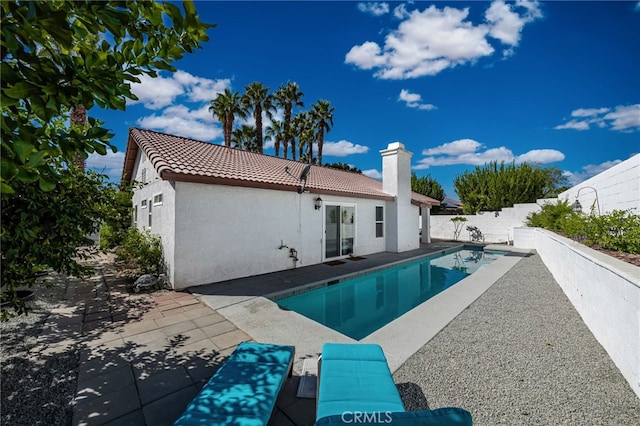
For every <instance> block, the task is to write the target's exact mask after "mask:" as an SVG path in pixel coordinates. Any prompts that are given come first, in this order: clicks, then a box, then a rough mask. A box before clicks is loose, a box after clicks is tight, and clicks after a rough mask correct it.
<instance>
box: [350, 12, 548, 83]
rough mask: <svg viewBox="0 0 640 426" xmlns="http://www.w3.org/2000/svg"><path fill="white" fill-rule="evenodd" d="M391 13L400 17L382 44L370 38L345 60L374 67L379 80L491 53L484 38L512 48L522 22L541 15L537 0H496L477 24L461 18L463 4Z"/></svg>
mask: <svg viewBox="0 0 640 426" xmlns="http://www.w3.org/2000/svg"><path fill="white" fill-rule="evenodd" d="M520 12H521V13H520ZM394 15H395V16H396V17H397V18H400V19H404V20H403V21H402V22H401V23H400V24H399V26H398V28H397V29H396V30H394V31H391V32H390V33H389V34H388V35H387V36H386V38H385V40H384V45H383V46H380V45H379V44H378V43H376V42H373V41H366V42H364V43H362V44H360V45H356V46H353V47H352V48H351V49H350V50H349V52H348V53H347V54H346V56H345V62H346V63H348V64H352V65H355V66H356V67H358V68H360V69H365V70H369V69H375V72H374V75H375V76H376V77H378V78H381V79H393V80H397V79H408V78H416V77H422V76H427V75H435V74H438V73H439V72H441V71H442V70H444V69H446V68H452V67H455V66H457V65H461V64H465V63H468V62H474V61H476V60H478V59H479V58H482V57H484V56H489V55H491V54H493V53H494V51H495V50H494V48H493V47H492V46H491V44H490V43H489V41H488V37H492V38H494V39H497V40H500V41H501V42H502V43H503V44H507V45H508V46H510V47H511V49H512V48H514V47H515V46H517V44H518V42H519V40H520V35H521V32H522V28H523V27H524V25H525V24H526V23H528V22H531V21H532V20H534V19H535V18H537V17H539V16H541V15H540V11H539V8H538V3H537V2H533V1H519V2H516V3H515V4H513V5H506V4H505V3H503V1H502V0H496V1H495V2H494V3H492V4H491V6H490V7H489V9H488V10H487V13H486V20H487V22H484V23H480V24H478V25H475V24H474V23H472V22H470V21H468V20H467V18H468V16H469V9H468V8H464V9H456V8H452V7H444V8H443V9H438V8H437V7H436V6H434V5H431V6H430V7H428V8H426V9H424V10H423V11H419V10H414V11H412V12H408V11H407V10H406V8H402V9H398V8H396V10H395V11H394Z"/></svg>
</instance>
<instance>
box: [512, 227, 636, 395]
mask: <svg viewBox="0 0 640 426" xmlns="http://www.w3.org/2000/svg"><path fill="white" fill-rule="evenodd" d="M514 237H515V238H514V246H515V247H518V248H528V249H535V250H536V251H537V253H538V254H539V255H540V257H541V259H542V260H543V262H544V264H545V265H546V267H547V268H548V269H549V271H550V272H551V274H553V277H554V279H555V280H556V281H557V282H558V284H559V285H560V287H561V288H562V290H563V291H564V293H565V294H566V295H567V298H568V299H569V300H570V301H571V303H572V304H573V306H574V307H575V308H576V311H578V313H579V314H580V316H581V317H582V320H583V321H584V323H585V324H586V325H587V327H588V328H589V330H591V333H593V335H594V337H595V338H596V339H597V340H598V342H600V344H601V345H602V346H603V347H604V349H605V350H606V351H607V353H608V354H609V356H610V357H611V359H612V360H613V362H614V363H615V364H616V366H617V367H618V369H619V370H620V372H621V373H622V375H623V376H624V377H625V379H626V380H627V381H628V382H629V384H630V385H631V388H632V389H633V391H634V392H635V393H636V395H638V396H639V397H640V267H637V266H634V265H631V264H629V263H626V262H622V261H620V260H618V259H615V258H613V257H611V256H607V255H605V254H603V253H600V252H598V251H595V250H592V249H590V248H589V247H586V246H584V245H582V244H578V243H576V242H574V241H571V240H569V239H567V238H564V237H561V236H559V235H557V234H554V233H553V232H551V231H547V230H543V229H539V228H519V229H518V228H516V229H515V235H514Z"/></svg>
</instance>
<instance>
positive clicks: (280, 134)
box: [265, 120, 287, 158]
mask: <svg viewBox="0 0 640 426" xmlns="http://www.w3.org/2000/svg"><path fill="white" fill-rule="evenodd" d="M270 139H273V147H274V149H275V151H276V157H279V156H280V142H285V145H284V158H287V144H286V141H285V139H286V137H285V133H284V123H283V122H282V121H277V120H272V121H271V126H269V127H267V129H266V130H265V140H270Z"/></svg>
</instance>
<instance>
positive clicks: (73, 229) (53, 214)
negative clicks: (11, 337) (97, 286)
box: [1, 165, 119, 317]
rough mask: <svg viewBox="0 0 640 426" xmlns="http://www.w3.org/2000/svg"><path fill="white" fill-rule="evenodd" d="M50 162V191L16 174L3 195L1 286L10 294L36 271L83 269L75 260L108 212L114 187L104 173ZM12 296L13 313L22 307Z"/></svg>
mask: <svg viewBox="0 0 640 426" xmlns="http://www.w3.org/2000/svg"><path fill="white" fill-rule="evenodd" d="M55 167H57V170H56V173H57V174H58V176H59V180H58V184H57V185H56V190H55V191H46V192H45V191H42V190H41V189H40V187H39V184H38V182H22V181H20V180H16V181H15V182H14V184H13V192H12V193H11V194H3V196H2V213H1V214H2V233H1V238H2V272H1V274H2V288H3V290H4V291H8V292H9V293H13V295H15V290H16V289H17V288H18V287H31V286H32V285H33V284H34V282H35V279H34V277H33V275H34V274H36V273H37V272H38V271H42V270H46V269H51V270H53V271H55V272H59V273H65V274H71V275H74V276H79V277H82V276H84V275H85V274H86V273H88V271H89V268H87V267H86V266H83V265H81V264H80V263H79V260H81V259H84V258H87V256H89V255H91V254H93V253H94V252H95V250H96V249H95V248H92V247H91V244H92V241H91V240H90V239H89V238H87V236H88V235H91V234H94V233H96V232H97V231H98V229H99V228H100V225H101V224H102V223H103V222H104V221H106V220H108V219H110V216H112V215H113V209H112V208H111V206H114V205H116V198H117V195H116V194H117V193H118V192H119V191H118V190H117V189H116V188H114V187H113V186H111V185H107V184H105V179H106V176H104V175H100V174H97V173H94V172H91V171H90V172H88V173H86V174H85V173H83V172H82V171H81V170H79V169H77V168H75V167H73V166H72V167H62V166H60V165H57V166H55ZM80 247H85V248H80ZM13 302H15V306H16V310H17V312H18V313H23V312H25V306H24V305H22V304H20V303H19V302H18V301H17V300H13ZM5 315H6V311H3V316H5ZM5 317H6V316H5Z"/></svg>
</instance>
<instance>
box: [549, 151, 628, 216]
mask: <svg viewBox="0 0 640 426" xmlns="http://www.w3.org/2000/svg"><path fill="white" fill-rule="evenodd" d="M583 188H584V189H583ZM578 192H579V193H580V195H579V197H578V200H579V201H580V204H581V205H582V211H583V212H584V213H587V214H588V213H591V208H592V206H593V211H594V213H597V212H598V209H597V207H598V204H599V205H600V213H601V214H605V213H610V212H612V211H613V210H627V209H632V210H634V211H635V214H640V154H637V155H634V156H633V157H631V158H629V159H627V160H625V161H623V162H621V163H619V164H617V165H615V166H613V167H611V168H610V169H607V170H605V171H604V172H602V173H600V174H598V175H596V176H594V177H592V178H590V179H587V180H586V181H584V182H582V183H580V184H578V185H576V186H574V187H573V188H571V189H569V190H567V191H565V192H563V193H561V194H560V195H559V196H558V199H560V200H567V201H569V203H570V204H573V203H574V202H575V200H576V195H578ZM596 194H597V199H598V203H596Z"/></svg>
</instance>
